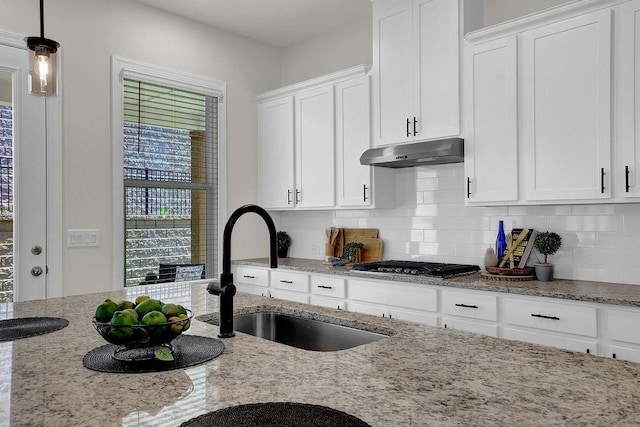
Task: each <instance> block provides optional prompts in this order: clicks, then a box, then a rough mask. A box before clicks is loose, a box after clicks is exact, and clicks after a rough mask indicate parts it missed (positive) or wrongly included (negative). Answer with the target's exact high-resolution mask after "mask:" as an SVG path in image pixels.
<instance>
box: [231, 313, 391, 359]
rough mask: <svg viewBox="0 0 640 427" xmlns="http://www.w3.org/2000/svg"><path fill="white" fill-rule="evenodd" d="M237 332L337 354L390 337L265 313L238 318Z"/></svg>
mask: <svg viewBox="0 0 640 427" xmlns="http://www.w3.org/2000/svg"><path fill="white" fill-rule="evenodd" d="M233 322H234V329H235V330H236V331H238V332H244V333H245V334H249V335H253V336H256V337H259V338H264V339H268V340H271V341H274V342H277V343H280V344H285V345H288V346H291V347H296V348H302V349H305V350H312V351H337V350H346V349H348V348H353V347H357V346H359V345H363V344H369V343H372V342H374V341H378V340H381V339H383V338H387V337H388V335H384V334H380V333H377V332H370V331H365V330H362V329H357V328H352V327H349V326H342V325H336V324H333V323H328V322H322V321H318V320H312V319H305V318H301V317H296V316H291V315H288V314H283V313H275V312H269V311H263V312H258V313H249V314H242V315H236V316H234V319H233Z"/></svg>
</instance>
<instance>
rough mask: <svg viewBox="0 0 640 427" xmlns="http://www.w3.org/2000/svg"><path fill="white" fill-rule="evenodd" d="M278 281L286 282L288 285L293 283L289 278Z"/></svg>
mask: <svg viewBox="0 0 640 427" xmlns="http://www.w3.org/2000/svg"><path fill="white" fill-rule="evenodd" d="M280 283H288V284H290V285H292V284H293V282H292V281H291V280H280Z"/></svg>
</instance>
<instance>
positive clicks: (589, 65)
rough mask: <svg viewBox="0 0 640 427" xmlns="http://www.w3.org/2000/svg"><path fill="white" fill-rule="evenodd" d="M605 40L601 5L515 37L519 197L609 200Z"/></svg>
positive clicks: (607, 18)
mask: <svg viewBox="0 0 640 427" xmlns="http://www.w3.org/2000/svg"><path fill="white" fill-rule="evenodd" d="M611 42H612V37H611V10H609V9H605V10H601V11H597V12H592V13H588V14H585V15H581V16H578V17H575V18H571V19H566V20H563V21H559V22H557V23H553V24H550V25H545V26H542V27H538V28H535V29H533V30H530V31H525V32H524V33H523V34H522V55H523V82H522V85H523V92H522V114H523V120H522V127H523V129H522V135H523V147H524V161H523V163H524V171H525V175H524V183H525V188H526V195H525V197H526V199H528V200H549V201H553V200H572V199H573V200H576V199H603V198H609V197H610V195H611V189H610V187H611V184H610V182H611V179H610V176H611V159H610V155H611V153H610V150H611V123H610V121H611V62H612V60H611V50H612V45H611ZM505 178H506V177H505Z"/></svg>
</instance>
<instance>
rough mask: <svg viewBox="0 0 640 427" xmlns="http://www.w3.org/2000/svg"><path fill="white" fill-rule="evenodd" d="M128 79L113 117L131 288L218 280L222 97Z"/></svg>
mask: <svg viewBox="0 0 640 427" xmlns="http://www.w3.org/2000/svg"><path fill="white" fill-rule="evenodd" d="M123 61H124V60H123ZM114 62H118V61H117V60H114ZM124 68H125V70H126V64H125V67H124ZM114 71H116V68H115V67H114ZM122 74H123V77H124V78H121V79H119V85H120V88H121V90H122V92H121V98H120V99H118V101H119V103H120V105H121V107H120V109H119V110H118V111H117V113H119V114H117V115H116V114H114V120H115V117H116V116H117V117H118V118H119V119H120V129H119V132H118V134H119V136H120V138H121V139H120V141H121V144H119V151H120V153H119V156H117V155H115V154H116V153H114V158H116V159H118V160H120V159H121V160H120V162H114V163H116V164H118V166H120V172H119V174H120V175H119V176H120V177H121V179H122V181H121V182H122V184H121V188H122V198H121V199H120V205H121V206H122V208H121V211H120V212H121V215H122V216H123V217H124V218H123V219H122V226H121V228H120V229H121V230H123V240H124V241H123V246H124V251H123V252H124V259H123V264H124V283H125V286H137V285H140V284H151V283H162V282H173V281H184V280H194V279H200V278H205V277H206V278H209V277H215V276H216V275H217V270H218V258H219V257H218V227H219V221H218V218H219V198H220V195H219V192H220V188H221V185H220V181H219V175H220V171H219V169H218V164H219V163H220V135H221V134H222V133H221V130H220V129H219V123H220V122H222V120H221V114H220V113H221V111H220V103H221V98H222V92H219V93H217V92H215V91H213V93H212V91H211V90H208V89H206V88H205V89H204V90H202V89H203V88H201V87H199V86H198V85H195V86H193V85H189V83H188V80H189V77H188V78H187V83H184V82H181V81H179V80H175V79H167V80H166V81H163V80H162V79H159V78H153V77H147V76H145V75H144V74H141V73H139V72H133V73H130V74H132V76H127V72H126V71H125V72H124V73H122ZM115 94H116V92H115V90H114V95H115ZM114 102H115V99H114ZM114 128H115V124H114ZM122 201H124V203H122ZM116 203H117V193H116ZM115 230H118V228H117V227H116V228H115ZM116 244H117V243H116ZM120 247H121V248H122V246H120ZM114 253H115V251H114ZM116 262H117V259H116Z"/></svg>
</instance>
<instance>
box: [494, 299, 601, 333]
mask: <svg viewBox="0 0 640 427" xmlns="http://www.w3.org/2000/svg"><path fill="white" fill-rule="evenodd" d="M503 320H504V322H505V323H510V324H512V325H520V326H528V327H530V328H538V329H545V330H548V331H554V332H565V333H568V334H578V335H584V336H588V337H595V336H597V335H598V331H597V325H596V322H597V314H596V309H595V308H593V307H584V306H578V305H573V304H560V303H550V302H541V301H535V300H524V299H516V298H505V299H504V319H503Z"/></svg>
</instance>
